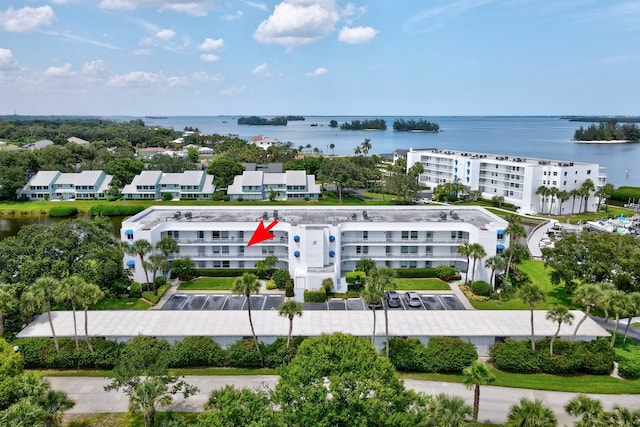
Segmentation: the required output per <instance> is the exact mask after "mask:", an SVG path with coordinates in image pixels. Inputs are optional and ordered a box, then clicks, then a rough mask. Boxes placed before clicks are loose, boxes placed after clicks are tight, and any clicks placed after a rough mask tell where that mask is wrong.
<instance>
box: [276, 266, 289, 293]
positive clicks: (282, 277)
mask: <svg viewBox="0 0 640 427" xmlns="http://www.w3.org/2000/svg"><path fill="white" fill-rule="evenodd" d="M271 279H272V280H273V281H274V282H275V283H276V286H277V287H278V289H284V287H285V286H286V285H287V283H289V282H291V280H292V279H291V274H290V273H289V270H286V269H284V268H279V269H277V270H276V271H274V272H273V274H272V275H271Z"/></svg>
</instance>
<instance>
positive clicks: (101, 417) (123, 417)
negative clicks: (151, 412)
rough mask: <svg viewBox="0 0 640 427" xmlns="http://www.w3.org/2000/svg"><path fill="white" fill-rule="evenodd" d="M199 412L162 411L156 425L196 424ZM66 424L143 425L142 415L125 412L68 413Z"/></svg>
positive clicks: (101, 426)
mask: <svg viewBox="0 0 640 427" xmlns="http://www.w3.org/2000/svg"><path fill="white" fill-rule="evenodd" d="M199 415H200V414H199V413H198V412H161V411H158V412H157V413H156V425H194V424H195V423H196V422H197V420H198V417H199ZM65 420H66V421H67V423H66V424H65V425H66V426H68V427H81V426H92V427H143V426H144V419H143V417H142V415H136V416H134V415H131V414H130V413H129V412H124V413H101V414H90V415H89V414H67V415H65Z"/></svg>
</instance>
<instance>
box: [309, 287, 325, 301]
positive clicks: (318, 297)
mask: <svg viewBox="0 0 640 427" xmlns="http://www.w3.org/2000/svg"><path fill="white" fill-rule="evenodd" d="M326 300H327V292H326V291H325V290H324V289H320V290H317V291H310V290H308V289H305V290H304V302H325V301H326Z"/></svg>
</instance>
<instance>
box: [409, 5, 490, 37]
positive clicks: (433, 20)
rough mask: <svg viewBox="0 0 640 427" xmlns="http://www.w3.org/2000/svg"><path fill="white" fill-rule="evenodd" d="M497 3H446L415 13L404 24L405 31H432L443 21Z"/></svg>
mask: <svg viewBox="0 0 640 427" xmlns="http://www.w3.org/2000/svg"><path fill="white" fill-rule="evenodd" d="M496 1H497V0H456V1H450V2H445V3H444V4H441V5H438V6H434V7H432V8H429V9H424V10H422V11H420V12H418V13H415V14H414V15H413V16H412V17H411V18H410V19H408V20H407V21H406V22H405V23H404V31H408V32H421V31H430V30H432V29H434V28H437V27H440V26H442V25H443V23H442V20H447V19H449V18H451V17H454V16H460V15H464V14H466V13H467V12H469V11H471V10H473V9H476V8H479V7H483V6H485V5H487V4H491V3H494V2H496Z"/></svg>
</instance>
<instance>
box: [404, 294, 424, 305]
mask: <svg viewBox="0 0 640 427" xmlns="http://www.w3.org/2000/svg"><path fill="white" fill-rule="evenodd" d="M405 298H407V304H408V305H409V307H422V300H421V299H420V295H419V294H418V293H417V292H407V293H406V294H405Z"/></svg>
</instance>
